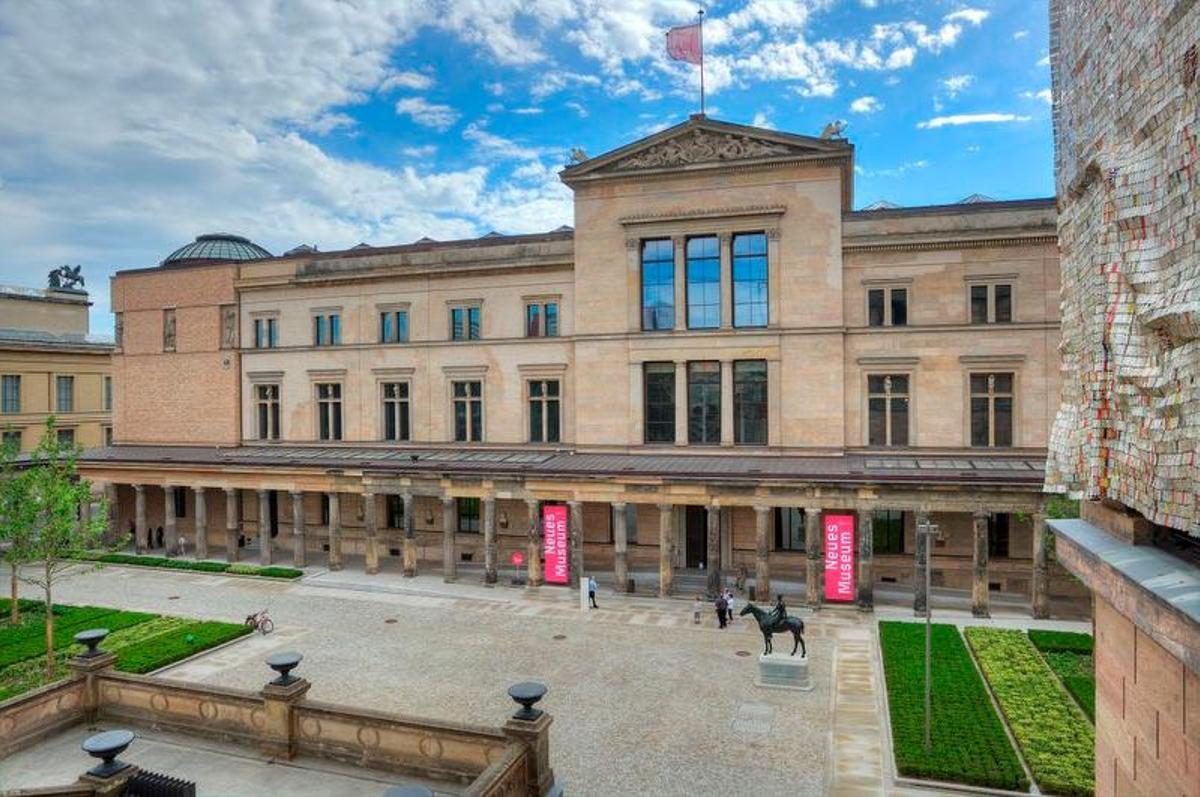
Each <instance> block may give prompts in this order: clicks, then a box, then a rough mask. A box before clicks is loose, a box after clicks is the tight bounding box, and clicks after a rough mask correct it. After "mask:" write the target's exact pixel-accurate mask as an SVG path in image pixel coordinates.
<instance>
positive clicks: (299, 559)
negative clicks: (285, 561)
mask: <svg viewBox="0 0 1200 797" xmlns="http://www.w3.org/2000/svg"><path fill="white" fill-rule="evenodd" d="M304 532H305V528H304V492H303V491H302V490H293V491H292V566H293V567H297V568H300V567H305V566H307V565H308V543H307V541H306V540H305V537H304Z"/></svg>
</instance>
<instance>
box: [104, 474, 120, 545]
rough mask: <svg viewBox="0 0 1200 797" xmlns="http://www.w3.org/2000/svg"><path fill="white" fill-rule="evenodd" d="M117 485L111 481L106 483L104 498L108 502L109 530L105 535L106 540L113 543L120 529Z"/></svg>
mask: <svg viewBox="0 0 1200 797" xmlns="http://www.w3.org/2000/svg"><path fill="white" fill-rule="evenodd" d="M118 495H119V493H118V492H117V485H115V484H112V483H109V484H106V485H104V500H106V501H107V502H108V532H107V533H106V534H105V535H104V539H105V541H106V542H109V543H112V542H113V541H114V540H115V539H116V538H117V535H118V534H119V533H120V529H118V528H117V518H118V514H119V512H120V507H119V506H117V496H118Z"/></svg>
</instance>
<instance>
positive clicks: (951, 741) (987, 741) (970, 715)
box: [879, 622, 1029, 791]
mask: <svg viewBox="0 0 1200 797" xmlns="http://www.w3.org/2000/svg"><path fill="white" fill-rule="evenodd" d="M879 641H880V645H881V646H882V649H883V669H884V674H885V676H886V679H887V694H888V709H889V713H890V714H891V720H892V744H893V747H894V750H895V754H896V767H897V769H898V770H899V772H900V774H901V775H905V776H909V777H914V778H923V779H931V780H943V781H952V782H955V783H966V784H970V785H973V786H985V787H993V788H1000V789H1013V790H1016V791H1025V790H1027V789H1028V788H1029V779H1028V778H1027V777H1026V776H1025V771H1024V770H1023V769H1022V768H1021V763H1020V761H1019V760H1018V759H1017V755H1016V752H1015V751H1014V750H1013V748H1012V745H1011V744H1010V743H1009V741H1008V737H1007V736H1006V735H1005V733H1004V726H1003V725H1002V724H1001V721H1000V718H999V717H998V716H997V715H996V711H995V709H994V708H993V707H992V703H991V700H989V699H988V694H987V690H986V689H985V688H984V686H983V681H982V680H981V679H980V677H979V673H978V672H977V671H976V670H975V665H974V664H973V663H972V661H971V656H970V654H969V653H968V652H967V648H966V646H965V645H964V644H963V641H962V637H961V636H960V635H959V633H958V629H957V628H955V627H954V626H952V625H934V626H933V641H932V652H933V700H932V705H933V717H932V722H931V727H932V742H933V745H932V750H931V751H929V752H926V751H925V744H924V739H925V736H924V717H925V702H924V700H925V698H924V695H925V627H924V625H923V624H921V623H900V622H881V623H880V624H879Z"/></svg>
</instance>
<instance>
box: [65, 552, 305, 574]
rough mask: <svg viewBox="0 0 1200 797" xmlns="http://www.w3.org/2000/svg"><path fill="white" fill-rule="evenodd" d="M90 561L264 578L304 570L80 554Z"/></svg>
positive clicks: (162, 557) (118, 555)
mask: <svg viewBox="0 0 1200 797" xmlns="http://www.w3.org/2000/svg"><path fill="white" fill-rule="evenodd" d="M79 558H80V559H86V560H87V561H89V562H101V563H104V564H113V565H133V566H135V567H166V568H170V569H172V570H198V571H201V572H204V573H236V574H238V575H245V576H262V577H264V578H300V576H302V575H304V571H303V570H296V569H295V568H291V567H274V566H271V567H259V566H257V565H244V564H240V563H235V564H230V563H229V562H210V561H206V560H199V561H197V560H195V559H169V558H167V557H165V556H139V555H137V554H127V553H86V554H81V555H80V556H79Z"/></svg>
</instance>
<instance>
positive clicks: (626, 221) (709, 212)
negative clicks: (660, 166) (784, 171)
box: [617, 205, 787, 226]
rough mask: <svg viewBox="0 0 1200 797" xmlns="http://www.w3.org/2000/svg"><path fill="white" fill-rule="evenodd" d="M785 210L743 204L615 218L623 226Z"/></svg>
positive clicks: (780, 212)
mask: <svg viewBox="0 0 1200 797" xmlns="http://www.w3.org/2000/svg"><path fill="white" fill-rule="evenodd" d="M786 212H787V206H785V205H743V206H740V207H730V208H703V209H701V210H695V211H687V212H683V213H678V212H667V213H643V214H640V215H637V216H624V217H622V218H619V219H617V223H618V224H621V225H623V226H632V225H637V224H654V223H656V222H672V221H693V220H697V219H721V218H738V217H742V216H782V215H783V214H784V213H786Z"/></svg>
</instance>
